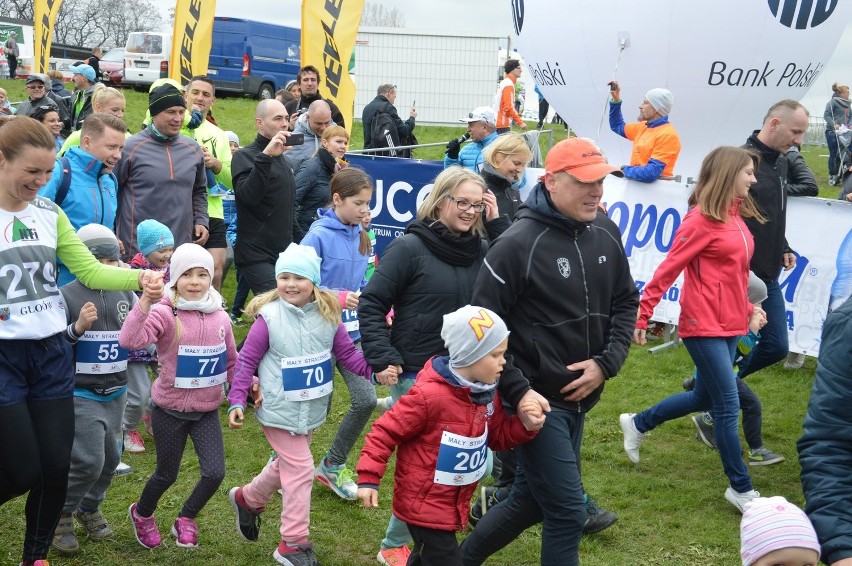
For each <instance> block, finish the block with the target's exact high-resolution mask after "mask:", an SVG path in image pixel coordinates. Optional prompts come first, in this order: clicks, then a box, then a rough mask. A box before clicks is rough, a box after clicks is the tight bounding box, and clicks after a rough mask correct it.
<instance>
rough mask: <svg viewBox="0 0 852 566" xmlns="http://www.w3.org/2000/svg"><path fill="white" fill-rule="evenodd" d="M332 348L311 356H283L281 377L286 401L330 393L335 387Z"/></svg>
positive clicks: (307, 399)
mask: <svg viewBox="0 0 852 566" xmlns="http://www.w3.org/2000/svg"><path fill="white" fill-rule="evenodd" d="M332 372H333V369H332V366H331V350H326V351H325V352H322V353H320V354H311V355H309V356H295V357H292V358H281V379H282V380H283V383H284V399H285V400H286V401H310V400H311V399H319V398H320V397H325V396H326V395H329V394H330V393H331V391H332V389H333V388H334V373H332Z"/></svg>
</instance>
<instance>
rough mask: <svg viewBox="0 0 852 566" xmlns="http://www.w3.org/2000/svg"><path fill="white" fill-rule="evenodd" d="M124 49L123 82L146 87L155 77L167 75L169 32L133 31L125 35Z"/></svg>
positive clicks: (169, 44)
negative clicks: (125, 43)
mask: <svg viewBox="0 0 852 566" xmlns="http://www.w3.org/2000/svg"><path fill="white" fill-rule="evenodd" d="M124 49H125V52H124V81H123V82H124V83H127V84H128V85H130V86H132V87H134V88H139V89H147V88H148V87H149V86H150V85H151V83H153V82H154V81H156V80H157V79H159V78H161V77H167V76H168V75H169V57H171V54H172V34H171V32H165V31H135V32H133V33H131V34H130V35H129V36H128V37H127V45H125V47H124Z"/></svg>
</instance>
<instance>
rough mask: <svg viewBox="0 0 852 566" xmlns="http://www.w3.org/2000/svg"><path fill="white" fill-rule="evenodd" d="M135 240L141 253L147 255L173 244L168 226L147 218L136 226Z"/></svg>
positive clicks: (172, 237) (173, 238)
mask: <svg viewBox="0 0 852 566" xmlns="http://www.w3.org/2000/svg"><path fill="white" fill-rule="evenodd" d="M136 242H137V243H138V245H139V251H140V252H142V255H148V254H151V253H153V252H155V251H157V250H161V249H163V248H166V247H168V246H173V245H175V237H174V236H173V235H172V231H171V230H169V227H168V226H166V225H165V224H161V223H160V222H157V221H156V220H153V219H150V218H149V219H148V220H143V221H142V222H140V223H139V226H137V227H136Z"/></svg>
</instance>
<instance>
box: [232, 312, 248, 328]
mask: <svg viewBox="0 0 852 566" xmlns="http://www.w3.org/2000/svg"><path fill="white" fill-rule="evenodd" d="M229 316H230V318H231V324H232V325H233V326H234V327H236V328H239V327H242V326H245V325H246V323H245V322H243V319H242V318H240V317H238V316H237V315H235V314H233V313H232V314H230V315H229Z"/></svg>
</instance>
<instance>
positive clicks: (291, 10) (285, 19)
mask: <svg viewBox="0 0 852 566" xmlns="http://www.w3.org/2000/svg"><path fill="white" fill-rule="evenodd" d="M153 1H154V4H156V5H157V6H160V8H161V9H162V11H163V18H164V20H166V21H167V16H166V13H167V10H168V9H169V8H173V7H174V5H175V0H153ZM312 1H315V2H318V1H321V0H312ZM368 3H373V4H383V5H384V6H385V7H386V8H388V9H392V8H398V9H399V10H400V11H401V12H402V14H403V17H404V18H405V27H406V28H408V29H412V30H425V31H447V32H454V33H464V34H470V35H473V34H481V35H497V36H504V37H505V36H507V35H509V34H511V33H512V12H511V8H510V6H511V4H510V2H509V0H429V1H428V2H413V1H412V0H368ZM301 9H302V2H301V0H272V1H270V0H217V1H216V15H217V16H233V17H239V18H246V19H249V20H262V21H266V22H270V23H277V24H283V25H295V26H298V25H299V21H300V16H301ZM513 41H514V39H513Z"/></svg>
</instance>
